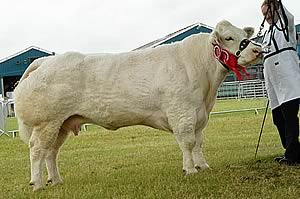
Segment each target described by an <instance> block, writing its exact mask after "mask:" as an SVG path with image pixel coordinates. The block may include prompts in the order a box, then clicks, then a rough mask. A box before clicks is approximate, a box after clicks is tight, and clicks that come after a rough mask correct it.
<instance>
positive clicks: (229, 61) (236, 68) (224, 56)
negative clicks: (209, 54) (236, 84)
mask: <svg viewBox="0 0 300 199" xmlns="http://www.w3.org/2000/svg"><path fill="white" fill-rule="evenodd" d="M213 45H214V56H215V58H216V59H217V60H218V61H219V62H220V63H221V64H223V66H225V67H226V68H227V69H228V70H232V71H233V72H234V73H235V75H236V76H237V79H238V80H243V78H242V74H241V72H242V73H243V74H244V76H247V77H249V76H250V74H249V73H248V72H247V71H246V69H245V67H243V66H240V65H238V63H237V61H238V57H237V56H235V55H234V54H232V53H231V52H229V51H228V50H226V49H224V48H221V46H220V45H218V44H213Z"/></svg>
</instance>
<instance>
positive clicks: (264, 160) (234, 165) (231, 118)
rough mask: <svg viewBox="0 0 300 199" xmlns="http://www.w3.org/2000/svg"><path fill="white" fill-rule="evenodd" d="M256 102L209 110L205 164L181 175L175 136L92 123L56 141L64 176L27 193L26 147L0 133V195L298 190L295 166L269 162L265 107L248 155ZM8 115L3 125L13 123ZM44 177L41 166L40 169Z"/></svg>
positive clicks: (285, 194) (213, 194)
mask: <svg viewBox="0 0 300 199" xmlns="http://www.w3.org/2000/svg"><path fill="white" fill-rule="evenodd" d="M265 104H266V102H265V100H241V101H237V100H223V101H217V104H216V106H215V108H214V111H223V110H233V109H241V108H242V109H244V108H245V109H246V108H253V107H263V106H265ZM263 114H264V110H260V111H259V114H255V113H254V112H251V111H249V112H241V113H228V114H221V115H211V117H210V121H209V124H208V127H207V128H206V130H205V143H204V155H205V157H206V159H207V161H208V163H209V164H210V166H211V168H212V169H211V170H205V171H202V172H200V173H198V174H195V175H191V176H189V177H184V176H183V174H182V155H181V151H180V149H179V147H178V145H177V143H176V141H175V138H174V137H173V136H172V135H171V134H170V133H167V132H163V131H158V130H155V129H152V128H148V127H144V126H135V127H128V128H123V129H119V130H117V131H107V130H105V129H103V128H100V127H96V126H92V127H90V128H89V129H88V131H87V132H83V133H81V134H80V135H79V136H78V137H75V136H73V135H72V136H70V138H69V139H68V140H67V142H66V143H65V145H64V146H63V148H62V150H61V153H60V158H59V165H60V170H61V174H62V176H63V178H64V182H65V183H64V184H63V185H59V186H53V187H52V186H50V187H46V188H45V190H43V191H41V192H38V193H33V192H32V190H31V187H30V186H29V185H28V183H29V179H30V176H29V175H30V172H29V171H30V167H29V158H28V157H29V154H28V148H27V146H26V145H25V144H23V143H22V142H21V141H20V140H19V138H18V137H17V138H16V139H12V138H8V137H4V136H2V137H0V176H1V177H0V198H226V199H227V198H234V199H240V198H272V199H273V198H299V196H300V172H299V167H286V166H279V165H277V164H275V163H273V162H272V159H273V157H274V156H276V155H281V154H282V153H283V149H282V148H281V144H280V141H279V136H278V135H277V132H276V129H275V128H274V126H273V125H272V121H271V115H270V111H269V114H268V116H267V120H266V124H265V129H264V133H263V137H262V141H261V145H260V149H259V153H258V160H259V161H257V160H255V159H254V153H255V148H256V144H257V139H258V134H259V130H260V127H261V122H262V118H263ZM13 123H14V121H11V127H10V128H12V129H13V128H14V126H13V125H14V124H13ZM44 178H45V179H46V173H45V175H44Z"/></svg>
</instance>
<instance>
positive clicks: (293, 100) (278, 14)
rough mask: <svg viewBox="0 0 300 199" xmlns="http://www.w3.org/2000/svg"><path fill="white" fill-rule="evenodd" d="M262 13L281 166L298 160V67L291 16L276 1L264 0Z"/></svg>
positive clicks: (299, 152) (299, 155)
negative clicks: (280, 150)
mask: <svg viewBox="0 0 300 199" xmlns="http://www.w3.org/2000/svg"><path fill="white" fill-rule="evenodd" d="M261 11H262V14H263V15H264V17H265V20H266V21H267V22H268V24H269V30H267V31H266V33H265V35H264V39H263V44H262V46H263V49H264V51H267V53H266V54H265V55H264V76H265V81H266V88H267V93H268V97H269V101H270V105H271V109H272V116H273V123H274V124H275V126H276V127H277V130H278V132H279V135H280V138H281V142H282V146H283V147H284V148H285V153H284V155H283V156H281V157H276V158H275V159H274V160H275V161H276V162H279V163H280V164H284V165H296V164H299V163H300V143H299V118H298V112H299V102H300V67H299V63H298V62H299V58H298V55H297V52H296V46H297V40H296V32H295V25H294V16H293V15H292V14H291V13H290V12H289V11H288V10H287V9H286V8H285V7H284V6H283V5H282V3H281V1H278V0H264V2H263V4H262V6H261Z"/></svg>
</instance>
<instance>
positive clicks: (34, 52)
mask: <svg viewBox="0 0 300 199" xmlns="http://www.w3.org/2000/svg"><path fill="white" fill-rule="evenodd" d="M54 54H55V53H54V52H50V51H47V50H44V49H42V48H39V47H35V46H31V47H28V48H26V49H24V50H22V51H20V52H18V53H16V54H14V55H11V56H9V57H6V58H4V59H1V60H0V78H1V82H0V93H1V94H2V97H4V96H6V92H12V91H13V89H14V85H15V83H16V82H17V81H18V80H19V79H20V78H21V76H22V74H23V73H24V72H25V70H26V69H27V67H28V66H29V65H30V63H32V62H33V61H34V60H35V59H37V58H40V57H45V56H49V55H54Z"/></svg>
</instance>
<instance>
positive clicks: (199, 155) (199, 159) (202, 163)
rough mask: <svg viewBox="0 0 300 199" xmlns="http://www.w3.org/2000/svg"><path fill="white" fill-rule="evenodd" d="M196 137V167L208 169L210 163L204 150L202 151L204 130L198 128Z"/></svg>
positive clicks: (194, 151)
mask: <svg viewBox="0 0 300 199" xmlns="http://www.w3.org/2000/svg"><path fill="white" fill-rule="evenodd" d="M195 137H196V144H195V146H194V148H193V160H194V164H195V168H196V169H198V170H199V169H207V168H209V165H208V164H207V162H206V160H205V159H204V156H203V152H202V144H203V131H202V130H197V131H196V133H195Z"/></svg>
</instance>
